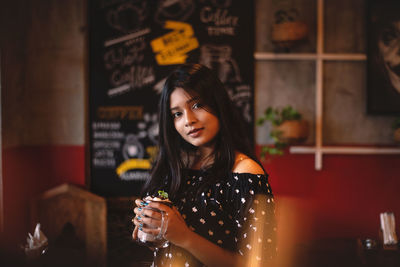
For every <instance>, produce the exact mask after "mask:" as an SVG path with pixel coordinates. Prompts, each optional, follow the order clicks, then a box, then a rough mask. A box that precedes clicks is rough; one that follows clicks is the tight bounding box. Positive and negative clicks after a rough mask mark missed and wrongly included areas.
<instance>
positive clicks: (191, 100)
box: [169, 96, 200, 111]
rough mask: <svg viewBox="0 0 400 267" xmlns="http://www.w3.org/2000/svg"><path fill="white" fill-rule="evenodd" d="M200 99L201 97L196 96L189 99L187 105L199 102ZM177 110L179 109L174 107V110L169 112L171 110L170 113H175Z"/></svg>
mask: <svg viewBox="0 0 400 267" xmlns="http://www.w3.org/2000/svg"><path fill="white" fill-rule="evenodd" d="M199 99H200V97H198V96H194V97H192V98H190V99H188V100H187V101H186V104H190V103H192V102H195V101H198V100H199ZM176 109H179V107H172V108H170V109H169V110H170V111H173V110H176Z"/></svg>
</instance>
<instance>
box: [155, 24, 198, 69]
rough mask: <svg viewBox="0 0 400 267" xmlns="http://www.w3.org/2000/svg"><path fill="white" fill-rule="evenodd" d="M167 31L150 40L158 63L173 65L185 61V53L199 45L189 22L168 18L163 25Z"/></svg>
mask: <svg viewBox="0 0 400 267" xmlns="http://www.w3.org/2000/svg"><path fill="white" fill-rule="evenodd" d="M164 28H165V29H170V30H172V32H169V33H167V34H165V35H163V36H161V37H158V38H156V39H154V40H153V41H151V43H150V44H151V47H152V48H153V52H154V53H156V60H157V63H158V65H174V64H183V63H185V62H186V58H187V53H188V52H190V51H192V50H194V49H196V48H197V47H199V42H198V41H197V39H196V37H194V36H193V35H194V31H193V28H192V26H191V25H190V24H188V23H184V22H179V21H171V20H168V21H166V22H165V25H164Z"/></svg>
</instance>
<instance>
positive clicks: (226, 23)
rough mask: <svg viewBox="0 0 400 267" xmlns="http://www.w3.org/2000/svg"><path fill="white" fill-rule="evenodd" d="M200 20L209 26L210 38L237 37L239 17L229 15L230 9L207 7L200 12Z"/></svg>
mask: <svg viewBox="0 0 400 267" xmlns="http://www.w3.org/2000/svg"><path fill="white" fill-rule="evenodd" d="M200 20H201V22H203V23H205V24H209V26H207V32H208V35H210V36H219V35H231V36H234V35H236V28H237V26H238V25H239V17H238V16H233V15H230V14H229V10H228V9H221V8H217V9H216V10H215V9H214V8H212V7H209V6H206V7H204V8H202V10H201V11H200Z"/></svg>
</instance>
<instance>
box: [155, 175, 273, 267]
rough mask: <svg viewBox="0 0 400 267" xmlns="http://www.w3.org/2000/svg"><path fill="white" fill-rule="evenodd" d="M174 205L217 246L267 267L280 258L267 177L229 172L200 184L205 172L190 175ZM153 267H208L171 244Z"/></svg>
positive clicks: (187, 221) (161, 252) (157, 252)
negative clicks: (208, 182) (214, 181)
mask: <svg viewBox="0 0 400 267" xmlns="http://www.w3.org/2000/svg"><path fill="white" fill-rule="evenodd" d="M185 173H186V176H185V178H186V180H185V181H184V182H183V185H182V187H181V190H180V194H179V197H177V198H176V200H175V201H174V205H175V206H176V207H177V209H178V210H179V212H180V213H181V214H182V216H183V218H184V219H185V221H186V224H187V225H188V227H189V228H190V229H192V230H193V231H195V232H196V233H197V234H199V235H201V236H203V237H205V238H206V239H208V240H209V241H211V242H213V243H215V244H217V245H218V246H220V247H222V248H224V249H227V250H230V251H233V252H237V253H238V254H240V255H242V256H243V257H248V258H251V259H253V260H254V259H255V260H256V261H261V263H262V265H261V266H264V264H265V265H266V264H267V263H268V262H270V261H271V260H273V258H274V257H275V254H276V224H275V211H274V199H273V195H272V191H271V187H270V185H269V183H268V175H260V174H250V173H230V174H228V177H226V179H224V180H222V181H220V182H217V183H215V184H212V185H208V186H205V187H204V185H203V188H202V190H201V191H200V193H199V192H198V191H199V188H200V186H201V185H202V180H203V177H204V174H205V173H204V172H203V171H201V170H187V171H186V172H185ZM154 256H155V257H154V262H153V266H158V267H160V266H163V267H164V266H174V267H175V266H184V267H188V266H204V265H203V264H202V263H201V262H200V261H198V260H197V259H196V258H195V257H194V256H193V255H191V254H190V253H189V252H188V251H186V250H184V249H182V248H180V247H177V246H175V245H173V244H171V245H170V246H169V247H167V248H163V249H159V250H157V251H155V252H154Z"/></svg>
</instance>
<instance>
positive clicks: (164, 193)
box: [158, 190, 168, 199]
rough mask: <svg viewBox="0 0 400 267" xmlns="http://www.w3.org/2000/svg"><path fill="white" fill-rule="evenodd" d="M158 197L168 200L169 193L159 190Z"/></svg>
mask: <svg viewBox="0 0 400 267" xmlns="http://www.w3.org/2000/svg"><path fill="white" fill-rule="evenodd" d="M158 195H159V196H160V197H162V198H165V199H168V193H167V192H165V191H164V190H158Z"/></svg>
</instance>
